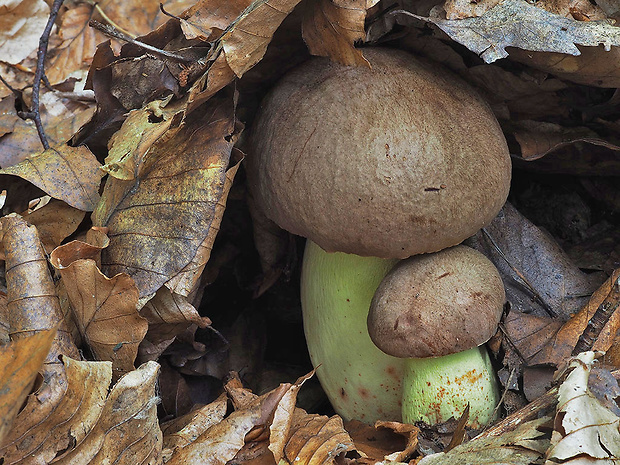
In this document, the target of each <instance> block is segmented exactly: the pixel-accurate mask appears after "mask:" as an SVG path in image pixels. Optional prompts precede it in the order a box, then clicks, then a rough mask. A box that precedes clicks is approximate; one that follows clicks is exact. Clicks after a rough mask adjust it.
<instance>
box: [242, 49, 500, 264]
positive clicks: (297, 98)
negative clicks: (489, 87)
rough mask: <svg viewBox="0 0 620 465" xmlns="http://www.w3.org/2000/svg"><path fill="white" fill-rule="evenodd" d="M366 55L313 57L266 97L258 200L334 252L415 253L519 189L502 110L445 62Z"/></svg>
mask: <svg viewBox="0 0 620 465" xmlns="http://www.w3.org/2000/svg"><path fill="white" fill-rule="evenodd" d="M364 55H365V56H366V58H367V59H368V60H369V61H370V63H371V64H372V69H368V68H366V67H345V66H342V65H339V64H336V63H332V62H330V61H328V60H327V59H325V58H315V59H312V60H310V61H308V62H306V63H305V64H303V65H301V66H300V67H298V68H296V69H294V70H293V71H292V72H291V73H289V74H288V75H286V76H285V77H284V78H283V79H282V80H281V81H280V82H279V83H278V84H277V85H276V87H275V88H274V89H273V91H272V92H271V93H270V95H268V96H267V97H266V99H265V100H264V102H263V104H262V108H261V111H260V112H259V115H258V116H257V120H256V123H255V126H254V128H253V135H252V138H251V146H250V150H249V152H250V153H249V156H248V167H247V171H248V179H249V184H250V189H251V191H252V193H253V195H254V197H255V199H256V200H257V204H258V205H260V206H262V208H263V209H264V211H265V213H266V215H267V216H268V217H269V218H271V219H272V220H273V221H275V222H276V223H277V224H278V225H279V226H280V227H282V228H284V229H286V230H288V231H290V232H292V233H294V234H298V235H301V236H304V237H308V238H310V239H312V240H313V241H314V242H316V243H317V244H319V245H320V246H321V247H322V248H323V249H324V250H326V251H341V252H347V253H355V254H357V255H365V256H376V257H383V258H406V257H409V256H411V255H414V254H419V253H426V252H434V251H437V250H441V249H443V248H446V247H450V246H453V245H456V244H458V243H460V242H462V241H463V240H464V239H465V238H467V237H469V236H471V235H473V234H474V233H475V232H476V231H478V229H480V228H481V227H482V226H484V225H486V224H488V223H489V222H490V221H491V219H493V217H494V216H495V215H496V214H497V212H498V211H499V210H500V208H501V206H502V205H503V204H504V202H505V200H506V196H507V195H508V188H509V183H510V171H511V166H510V158H509V154H508V148H507V145H506V141H505V139H504V136H503V134H502V131H501V129H500V127H499V124H498V123H497V121H496V119H495V116H494V115H493V113H492V112H491V110H490V109H489V107H488V105H487V104H486V103H485V102H484V101H483V100H482V99H481V98H480V97H479V96H478V95H477V94H476V93H475V92H474V90H473V89H472V88H471V87H470V86H469V85H467V84H466V83H465V82H464V81H462V80H461V79H460V78H458V77H457V76H455V75H454V74H452V73H450V72H449V71H448V70H446V69H443V68H440V67H438V66H437V65H429V64H427V63H425V62H421V61H419V60H418V59H416V58H414V57H413V56H412V55H410V54H408V53H406V52H403V51H398V50H389V49H380V48H369V49H364Z"/></svg>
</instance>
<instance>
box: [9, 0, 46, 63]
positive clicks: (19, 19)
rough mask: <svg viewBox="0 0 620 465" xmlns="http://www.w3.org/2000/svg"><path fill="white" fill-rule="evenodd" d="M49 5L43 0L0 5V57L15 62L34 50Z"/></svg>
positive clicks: (25, 0)
mask: <svg viewBox="0 0 620 465" xmlns="http://www.w3.org/2000/svg"><path fill="white" fill-rule="evenodd" d="M49 12H50V10H49V7H48V6H47V4H46V3H45V2H44V1H43V0H17V1H10V2H2V5H0V57H2V61H5V62H7V63H11V64H14V65H15V64H17V63H19V62H21V61H22V60H23V59H25V58H26V57H27V56H28V55H30V53H32V52H33V51H35V50H36V49H37V47H38V45H39V36H40V35H41V31H43V28H44V27H45V24H46V23H47V18H48V16H49Z"/></svg>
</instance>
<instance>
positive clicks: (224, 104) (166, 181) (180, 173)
mask: <svg viewBox="0 0 620 465" xmlns="http://www.w3.org/2000/svg"><path fill="white" fill-rule="evenodd" d="M202 115H203V116H202V117H197V118H195V119H193V120H192V121H188V122H187V124H186V125H185V126H183V127H181V128H176V129H174V130H171V131H170V132H169V133H167V134H166V135H165V136H162V137H161V138H160V139H159V140H158V141H157V143H156V144H155V145H153V146H152V147H151V150H150V151H149V157H148V158H147V159H146V160H145V161H144V163H143V164H142V165H141V166H140V167H139V170H138V177H137V178H136V180H134V181H121V180H117V179H115V178H110V179H108V182H107V183H106V186H105V189H104V192H103V196H102V200H101V202H100V204H99V205H98V207H97V209H96V210H95V212H94V214H93V223H94V224H95V225H96V226H105V227H107V228H108V230H109V232H108V236H109V238H110V246H109V247H107V248H106V249H105V250H104V251H103V257H102V263H103V270H104V271H105V272H106V274H108V275H113V274H117V273H123V272H124V273H127V274H129V275H130V276H131V277H132V278H133V279H134V281H135V282H136V285H137V286H138V289H139V291H140V297H145V296H150V295H152V294H154V293H155V292H157V290H158V289H159V288H160V287H161V286H162V285H164V284H165V283H166V282H167V281H169V280H170V279H172V278H174V277H175V276H176V275H177V274H178V273H179V272H180V271H181V270H183V269H184V268H185V267H186V266H187V265H188V264H189V263H190V262H191V261H192V259H193V258H194V256H195V255H196V253H197V252H198V249H199V248H200V246H201V245H202V244H203V242H204V240H205V238H206V237H207V236H208V234H209V229H210V228H211V226H212V225H213V224H214V222H215V212H216V210H217V208H218V207H217V205H218V203H220V202H221V199H222V195H223V194H224V186H225V184H226V169H227V167H228V163H229V159H230V153H231V150H232V146H233V144H234V141H235V139H236V134H235V123H234V120H235V114H234V104H233V102H232V99H231V98H230V97H229V96H222V97H220V98H217V99H212V100H210V101H209V102H208V103H207V104H205V107H204V111H203V112H202Z"/></svg>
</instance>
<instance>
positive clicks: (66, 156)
mask: <svg viewBox="0 0 620 465" xmlns="http://www.w3.org/2000/svg"><path fill="white" fill-rule="evenodd" d="M99 166H100V165H99V162H98V161H97V159H96V158H95V156H94V155H93V154H92V153H91V152H90V150H88V149H87V148H86V147H85V146H80V147H70V146H68V145H64V144H63V145H57V146H55V147H50V148H49V149H48V150H45V151H43V152H41V153H39V154H37V155H35V156H32V157H29V158H26V159H25V160H24V161H22V162H20V163H18V164H17V165H13V166H9V167H7V168H4V169H1V170H0V174H10V175H14V176H19V177H20V178H22V179H25V180H26V181H28V182H30V183H32V184H34V185H35V186H37V187H39V188H40V189H42V190H43V191H45V192H46V193H48V194H49V195H51V196H52V197H54V198H57V199H60V200H64V201H65V202H67V203H68V204H69V205H71V206H72V207H75V208H77V209H79V210H84V211H92V210H93V209H94V208H95V205H97V202H98V201H99V184H100V182H101V177H102V175H103V172H102V171H101V170H100V169H99Z"/></svg>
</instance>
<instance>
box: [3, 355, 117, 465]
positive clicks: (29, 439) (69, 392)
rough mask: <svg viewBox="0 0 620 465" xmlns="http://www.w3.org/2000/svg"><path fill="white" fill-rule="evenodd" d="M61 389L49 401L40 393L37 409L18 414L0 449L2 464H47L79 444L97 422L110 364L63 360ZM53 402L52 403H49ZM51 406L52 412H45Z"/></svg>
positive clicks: (110, 376)
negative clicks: (7, 437)
mask: <svg viewBox="0 0 620 465" xmlns="http://www.w3.org/2000/svg"><path fill="white" fill-rule="evenodd" d="M63 363H64V367H63V374H65V375H66V376H65V379H64V389H66V391H63V392H62V393H61V395H60V396H59V397H54V398H48V397H45V396H43V393H44V391H42V390H39V392H38V393H35V395H34V396H33V397H34V399H35V400H36V402H37V403H39V406H38V408H36V404H35V409H34V410H33V411H31V412H29V413H30V414H29V415H24V414H23V412H22V413H20V416H18V419H19V420H20V422H19V424H18V423H16V424H15V428H14V429H13V430H12V431H11V436H10V437H9V440H8V441H6V442H5V443H4V445H3V448H2V449H0V456H2V457H3V458H4V459H5V462H4V463H15V462H19V463H49V462H51V461H52V459H54V458H55V457H56V456H57V454H58V453H61V452H62V451H64V450H66V449H67V448H68V447H69V448H73V447H75V445H76V444H80V443H81V442H82V440H83V439H84V437H85V436H86V435H87V434H88V433H89V432H90V431H91V430H92V429H93V427H94V425H95V424H96V423H97V421H98V420H99V416H100V414H101V409H102V408H103V403H104V401H105V397H106V395H107V392H108V389H109V386H110V381H111V378H112V367H111V364H110V363H109V362H81V361H78V360H73V359H71V358H70V357H63ZM52 401H54V402H53V403H52ZM50 404H52V406H53V409H49V408H47V409H46V408H45V407H46V406H47V407H49V406H50Z"/></svg>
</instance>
